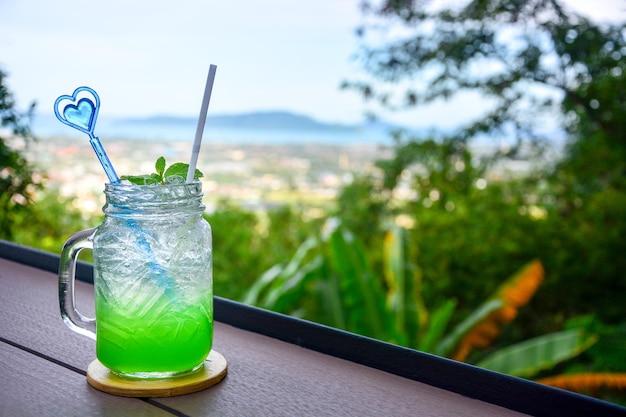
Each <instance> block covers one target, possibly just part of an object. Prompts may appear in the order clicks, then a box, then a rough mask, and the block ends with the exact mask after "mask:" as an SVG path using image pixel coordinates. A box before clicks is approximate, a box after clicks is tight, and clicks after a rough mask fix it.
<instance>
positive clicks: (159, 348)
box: [96, 297, 213, 377]
mask: <svg viewBox="0 0 626 417" xmlns="http://www.w3.org/2000/svg"><path fill="white" fill-rule="evenodd" d="M98 299H99V300H101V299H102V298H98ZM155 307H156V308H155V311H154V312H153V313H151V314H146V315H144V316H143V317H141V318H140V319H137V318H135V317H133V315H132V314H129V313H128V312H126V311H123V310H120V309H117V310H116V309H114V308H111V306H110V304H108V303H106V302H102V301H101V302H99V303H96V312H97V317H98V323H97V327H96V329H97V330H96V335H97V336H96V354H97V356H98V359H99V360H100V362H101V363H102V364H103V365H104V366H106V367H107V368H109V369H111V370H114V371H115V372H116V373H121V374H125V375H131V376H137V377H141V376H147V377H150V376H151V375H159V374H161V375H163V374H167V375H172V376H173V375H176V374H181V373H186V372H189V371H192V370H194V369H195V368H197V367H198V364H201V363H202V362H203V361H204V359H205V358H206V356H207V355H208V353H209V351H210V350H211V342H212V336H213V319H212V317H211V314H210V313H209V312H210V311H211V307H210V306H207V305H200V306H194V305H186V306H178V305H176V304H170V303H169V301H168V300H167V297H163V299H162V300H160V301H158V302H157V305H156V306H155ZM148 371H149V372H148Z"/></svg>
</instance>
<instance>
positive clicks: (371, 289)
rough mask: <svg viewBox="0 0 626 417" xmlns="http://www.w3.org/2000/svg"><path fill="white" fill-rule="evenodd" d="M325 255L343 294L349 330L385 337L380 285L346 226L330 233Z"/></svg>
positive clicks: (385, 317) (382, 293)
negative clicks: (326, 254)
mask: <svg viewBox="0 0 626 417" xmlns="http://www.w3.org/2000/svg"><path fill="white" fill-rule="evenodd" d="M328 256H329V261H330V266H331V272H332V273H333V274H336V276H337V279H338V284H339V289H340V291H341V295H342V304H343V307H344V311H345V317H346V326H347V328H348V330H350V331H353V332H355V333H360V334H364V335H367V336H373V337H378V338H381V339H383V338H387V337H388V336H387V335H388V332H389V328H388V326H386V325H385V321H386V320H387V314H386V311H385V306H384V290H383V288H382V285H381V283H380V281H379V279H378V277H376V276H375V274H374V273H373V271H372V270H371V269H370V267H369V265H368V264H367V259H366V255H365V250H364V249H363V247H362V246H361V245H360V244H359V242H358V241H357V240H356V239H355V238H354V236H353V235H352V234H351V233H350V232H349V231H348V230H346V229H345V228H343V227H338V228H337V229H335V230H334V231H333V232H332V233H331V234H330V236H329V247H328Z"/></svg>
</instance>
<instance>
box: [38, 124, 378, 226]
mask: <svg viewBox="0 0 626 417" xmlns="http://www.w3.org/2000/svg"><path fill="white" fill-rule="evenodd" d="M103 145H104V147H105V149H106V152H107V154H108V156H109V159H110V160H111V162H112V164H113V166H114V168H115V170H116V171H117V174H118V175H119V176H122V175H141V174H150V173H153V172H155V168H154V163H155V161H156V159H157V158H158V157H160V156H164V157H165V159H166V160H167V164H168V165H169V164H171V163H174V162H185V163H188V162H189V159H190V155H191V143H187V142H147V141H141V140H119V139H116V140H108V139H107V141H106V143H103ZM388 152H389V150H386V149H384V148H383V147H382V146H381V145H376V144H372V143H368V144H348V145H330V144H319V143H308V144H258V143H255V144H247V145H246V144H236V143H210V142H209V143H203V145H202V148H201V152H200V156H199V159H198V165H197V167H198V169H200V170H201V171H202V172H203V173H204V178H203V179H202V181H203V190H204V193H205V197H204V202H205V204H206V205H207V210H208V211H211V210H212V209H213V208H214V207H215V204H216V203H217V202H218V201H220V200H223V199H228V200H230V201H232V202H234V203H236V204H239V205H241V206H243V207H245V208H247V209H250V210H264V209H267V208H268V207H271V206H272V205H278V204H285V203H298V202H301V203H306V205H307V207H309V208H311V209H315V208H318V209H319V208H323V207H326V206H328V204H330V203H331V202H332V200H333V199H334V198H335V197H336V196H337V194H338V192H339V190H340V189H341V187H342V186H343V185H344V184H346V183H349V182H350V181H352V178H353V175H354V174H355V173H357V172H359V173H365V172H369V171H372V170H373V167H374V162H375V161H376V160H377V159H379V158H383V157H386V156H388ZM27 155H28V158H29V160H30V161H32V162H33V163H34V164H36V166H38V167H39V168H40V169H41V170H42V171H43V172H44V173H45V174H46V175H47V185H48V188H52V189H58V192H59V194H60V196H61V197H64V198H70V199H71V200H72V202H73V205H74V206H75V207H76V208H79V209H80V210H81V211H83V212H84V213H85V214H98V213H100V212H101V209H102V205H103V204H104V195H103V188H104V184H105V183H106V182H108V180H107V177H106V175H105V174H104V171H103V169H102V167H101V166H100V164H99V162H98V159H97V158H96V156H95V154H94V152H93V150H92V149H91V146H90V145H89V140H88V138H86V137H85V138H75V137H61V136H52V137H46V138H40V139H39V140H38V141H37V142H34V143H31V144H30V146H29V149H28V152H27Z"/></svg>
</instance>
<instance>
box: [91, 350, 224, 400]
mask: <svg viewBox="0 0 626 417" xmlns="http://www.w3.org/2000/svg"><path fill="white" fill-rule="evenodd" d="M227 369H228V365H227V363H226V359H224V357H223V356H222V355H221V354H220V353H218V352H216V351H214V350H212V351H211V353H210V354H209V357H208V358H207V359H206V360H205V362H204V367H203V368H202V369H200V370H198V371H197V372H194V373H192V374H189V375H185V376H181V377H177V378H169V379H167V378H165V379H145V380H144V379H130V378H123V377H120V376H118V375H115V374H114V373H112V372H111V371H110V370H109V369H108V368H106V367H105V366H104V365H102V364H101V363H100V361H99V360H98V359H96V360H94V361H93V362H91V363H90V364H89V367H88V368H87V382H88V383H89V385H91V386H92V387H94V388H96V389H99V390H100V391H104V392H108V393H109V394H115V395H121V396H123V397H173V396H175V395H184V394H191V393H192V392H197V391H201V390H203V389H206V388H209V387H211V386H213V385H215V384H217V383H218V382H220V381H221V380H222V379H224V377H225V376H226V373H227Z"/></svg>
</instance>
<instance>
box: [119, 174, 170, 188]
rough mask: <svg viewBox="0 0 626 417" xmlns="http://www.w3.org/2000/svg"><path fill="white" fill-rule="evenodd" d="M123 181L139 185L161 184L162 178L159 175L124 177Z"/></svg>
mask: <svg viewBox="0 0 626 417" xmlns="http://www.w3.org/2000/svg"><path fill="white" fill-rule="evenodd" d="M122 179H124V180H128V181H130V182H132V183H133V184H137V185H148V184H160V183H161V182H162V180H161V176H159V175H157V174H150V175H123V176H122Z"/></svg>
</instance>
